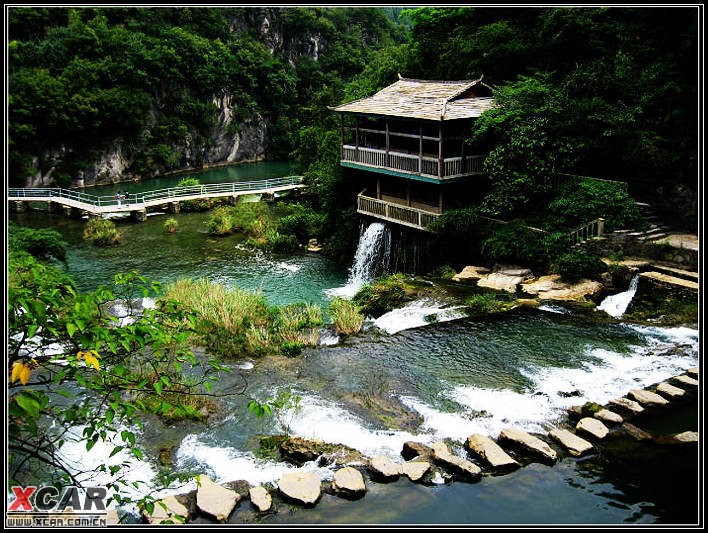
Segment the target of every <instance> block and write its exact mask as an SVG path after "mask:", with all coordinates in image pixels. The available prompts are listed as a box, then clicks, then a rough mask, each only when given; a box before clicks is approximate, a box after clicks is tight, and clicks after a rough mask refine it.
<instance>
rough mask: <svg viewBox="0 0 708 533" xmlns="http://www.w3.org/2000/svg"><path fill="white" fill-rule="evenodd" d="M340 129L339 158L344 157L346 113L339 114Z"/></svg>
mask: <svg viewBox="0 0 708 533" xmlns="http://www.w3.org/2000/svg"><path fill="white" fill-rule="evenodd" d="M339 116H340V118H341V120H340V129H339V152H340V153H339V158H340V159H344V113H340V114H339Z"/></svg>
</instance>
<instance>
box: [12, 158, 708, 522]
mask: <svg viewBox="0 0 708 533" xmlns="http://www.w3.org/2000/svg"><path fill="white" fill-rule="evenodd" d="M279 165H280V164H274V165H273V166H271V165H269V164H265V163H260V164H254V165H241V166H239V167H235V168H236V169H237V171H238V172H239V173H240V176H242V177H244V179H247V180H249V181H250V180H252V179H256V178H257V177H258V176H262V177H277V176H278V175H286V174H288V173H289V172H288V168H287V165H286V167H283V166H279ZM284 170H285V172H284ZM233 171H234V170H233V169H217V170H212V171H210V173H211V174H210V177H209V179H208V180H207V179H201V178H200V180H201V181H202V182H203V183H212V182H213V183H215V182H217V181H219V180H221V179H222V178H223V180H224V181H229V180H231V179H233V177H232V176H229V177H228V179H227V176H228V175H229V172H233ZM178 179H181V177H180V178H175V177H170V178H164V180H175V183H172V184H166V183H167V182H165V181H163V179H160V180H156V181H152V182H147V181H146V182H142V183H140V186H141V187H142V186H144V187H147V188H162V187H166V186H172V185H174V184H176V182H177V181H178ZM148 185H149V187H148ZM119 188H120V189H121V190H124V189H125V187H124V186H121V187H118V186H116V187H115V189H116V190H117V189H119ZM130 190H131V191H132V190H135V191H138V189H137V188H135V189H133V188H132V184H131V188H130ZM143 190H146V189H143ZM101 194H103V193H101ZM176 217H177V218H178V221H179V228H178V230H177V232H176V233H175V234H167V233H165V232H164V230H163V229H162V224H163V222H164V219H165V216H163V215H159V214H158V215H154V216H150V217H148V218H147V220H146V221H145V222H143V223H138V222H130V221H121V220H119V221H117V224H118V226H119V228H120V229H121V231H123V232H124V236H125V238H124V242H123V243H122V244H121V245H120V246H117V247H113V248H96V247H93V246H91V245H88V244H86V243H85V242H83V239H82V231H83V226H84V224H85V221H82V220H72V219H68V218H65V217H63V216H62V215H49V214H44V213H43V214H42V216H37V212H27V213H22V214H12V215H11V220H13V221H15V222H17V223H21V224H26V225H29V226H32V227H55V228H57V229H58V230H59V231H61V233H62V234H63V235H64V237H65V238H66V239H67V241H68V242H69V245H70V246H69V253H68V261H67V268H68V271H69V273H70V274H71V275H72V276H73V277H74V279H75V280H76V282H77V284H78V285H79V287H80V288H81V289H83V290H92V289H94V288H96V287H97V286H98V285H100V284H110V282H111V280H112V278H113V276H114V275H115V274H117V273H119V272H125V271H130V270H136V271H138V272H139V273H140V274H142V275H146V276H148V277H150V278H151V279H154V280H156V281H161V282H169V281H172V280H175V279H177V278H180V277H192V278H196V277H206V278H209V279H211V280H213V281H218V282H220V283H223V284H226V285H229V286H238V287H241V288H246V289H249V290H255V291H259V292H261V293H263V294H264V296H265V297H266V298H267V299H268V300H269V301H270V302H271V303H274V304H284V303H292V302H297V301H307V302H312V303H315V304H318V305H322V306H325V305H326V304H327V302H328V301H329V297H328V295H327V292H326V291H327V290H328V289H332V288H336V287H341V286H342V285H344V284H345V283H346V281H347V274H348V272H347V271H346V269H345V268H342V267H340V266H337V265H335V264H334V263H332V262H331V261H329V260H328V259H326V258H325V257H323V256H321V255H319V254H312V253H306V252H301V253H296V254H291V255H272V254H263V253H260V252H254V251H251V250H247V249H245V248H244V247H243V246H242V242H241V239H240V237H239V236H237V235H234V236H229V237H224V238H215V237H212V236H210V235H208V234H207V233H206V228H205V224H204V223H205V220H206V218H207V217H208V214H205V213H180V214H178V215H176ZM230 364H231V365H232V366H233V369H234V373H233V374H231V375H225V376H224V378H223V379H222V381H221V382H220V383H219V384H218V385H217V387H216V390H217V391H222V392H230V391H232V390H233V389H234V388H237V387H240V385H241V384H242V383H243V379H245V380H246V382H247V383H248V387H247V390H246V392H245V393H244V394H243V395H240V396H228V397H227V396H224V398H223V400H222V408H223V412H224V413H225V416H224V417H222V418H220V419H218V420H213V421H210V422H209V423H208V424H207V425H201V424H196V423H189V424H187V423H185V424H181V425H178V426H170V427H165V426H163V425H162V424H160V423H159V422H158V421H155V422H154V423H151V424H147V425H146V429H145V434H144V439H145V441H146V442H147V443H148V444H147V449H146V452H147V453H146V457H147V459H146V461H144V462H143V463H140V464H137V465H135V469H134V474H135V475H136V476H140V479H150V478H151V476H153V475H155V474H156V472H157V470H158V467H157V455H158V453H159V450H160V449H162V448H169V449H171V450H173V459H174V462H175V465H176V468H179V469H180V470H183V471H188V472H193V473H203V472H206V473H208V474H209V475H211V476H212V477H213V478H214V479H215V480H217V481H218V482H226V481H234V480H246V481H248V482H249V483H251V484H257V483H275V482H277V479H278V478H279V476H280V475H281V474H282V473H283V472H284V471H285V470H287V469H289V468H292V467H291V466H290V465H286V464H282V463H278V462H275V461H264V460H261V459H258V458H256V457H255V455H254V454H253V446H254V439H255V437H256V436H257V435H259V434H264V433H265V434H268V433H279V432H282V431H283V430H284V427H285V425H287V429H288V430H289V431H290V432H291V433H292V434H294V435H299V436H302V437H306V438H317V439H321V440H325V441H327V442H339V443H342V444H346V445H347V446H350V447H353V448H355V449H357V450H359V451H361V452H362V453H364V454H365V455H367V456H373V455H376V454H386V455H389V456H390V457H391V458H392V459H394V460H397V461H401V460H402V459H401V457H400V451H401V448H402V444H403V443H404V442H405V441H407V440H414V441H418V442H423V443H426V444H430V443H432V442H433V441H435V440H440V439H445V440H447V441H448V442H451V443H456V444H455V445H456V446H458V447H459V448H461V443H462V442H464V440H465V438H466V437H467V436H468V435H470V434H472V433H483V434H486V435H489V436H492V437H496V436H497V435H498V433H499V431H500V430H501V429H502V428H504V427H506V426H509V425H514V426H517V427H520V428H522V429H526V430H527V431H530V432H533V433H538V434H540V435H543V434H545V433H546V432H547V431H548V430H549V429H551V428H553V427H555V426H556V424H558V423H559V422H560V421H563V420H564V419H565V414H566V410H567V409H568V408H570V407H572V406H574V405H581V404H582V403H584V402H586V401H595V402H598V403H606V402H607V401H608V400H609V399H612V398H615V397H619V396H623V395H624V394H626V393H627V391H628V390H629V389H631V388H640V387H644V386H649V385H651V384H654V383H657V382H659V381H662V380H664V379H667V378H669V377H671V376H673V375H676V374H679V373H681V372H683V371H684V370H685V369H687V368H690V367H693V366H697V365H698V331H696V330H692V329H688V328H668V329H664V328H649V327H638V326H633V325H631V324H624V323H622V322H621V321H617V322H614V323H595V322H592V321H589V320H587V318H586V317H583V316H579V315H576V314H575V313H573V312H571V311H569V310H563V309H562V308H560V309H559V308H554V309H553V310H549V309H545V310H544V309H518V310H515V311H512V312H510V313H507V314H504V315H500V316H495V317H491V318H486V319H478V320H473V319H460V320H455V321H450V322H444V323H438V324H430V325H428V326H425V327H417V328H411V329H405V328H404V329H403V330H401V331H399V332H398V333H395V334H388V333H386V332H385V331H383V330H381V329H378V328H376V327H375V326H374V325H373V323H371V322H369V323H367V326H366V331H365V332H364V333H362V334H361V335H358V336H356V337H352V338H349V339H336V338H332V337H330V342H328V344H327V345H322V346H319V347H317V348H314V349H308V350H305V351H304V352H303V353H302V355H301V356H300V357H298V358H296V359H288V360H287V361H284V362H281V363H279V364H270V363H268V362H267V361H262V360H252V361H233V362H231V363H230ZM283 387H286V388H288V389H290V390H291V391H292V392H293V393H295V394H297V395H299V396H300V397H301V399H302V401H301V408H300V409H299V410H293V411H291V412H285V413H283V417H281V418H278V419H276V418H266V419H257V418H255V417H253V416H252V415H250V414H249V412H248V410H247V407H246V406H247V403H248V401H249V400H250V399H257V400H259V401H264V400H267V399H268V398H271V397H273V396H274V395H275V393H276V391H277V390H278V389H279V388H283ZM357 397H359V398H361V397H366V398H368V399H369V400H371V401H372V402H373V403H374V404H376V403H377V402H379V400H383V399H385V400H387V401H392V402H393V403H395V404H396V405H397V406H398V408H399V410H400V411H399V413H400V415H401V420H399V421H397V422H401V423H400V424H399V423H396V424H392V423H390V421H389V422H387V421H386V420H383V419H382V418H380V417H378V416H377V413H376V412H374V411H369V410H367V409H365V408H362V406H361V404H360V403H357V402H356V401H355V399H356V398H357ZM404 415H405V416H406V421H405V422H406V423H403V422H404V420H403V419H402V418H403V416H404ZM646 424H647V425H648V426H651V425H652V424H653V427H654V428H655V429H656V430H657V431H659V430H660V431H662V432H666V433H671V432H678V431H684V430H696V429H697V426H698V420H697V416H696V409H695V403H688V404H687V405H686V406H685V407H683V408H677V409H675V410H672V411H670V412H667V414H666V416H664V417H658V418H655V419H651V420H647V421H646ZM613 442H614V441H613ZM110 450H111V447H110V446H109V447H106V448H105V450H104V451H106V455H107V453H108V452H110ZM687 450H688V453H685V452H684V453H676V452H675V451H674V450H672V449H669V448H667V447H665V446H664V447H661V446H658V445H653V444H648V443H642V444H641V445H637V444H636V443H632V442H625V441H617V442H615V443H613V444H607V445H605V446H602V447H600V448H598V450H597V451H596V452H594V453H592V454H590V455H589V456H588V457H584V458H582V459H576V458H572V457H569V456H567V455H563V456H562V458H561V460H560V461H559V463H558V464H556V465H554V466H553V467H549V466H544V465H540V464H538V463H533V462H524V464H523V466H522V468H520V469H519V470H518V471H516V472H514V473H512V474H509V475H504V476H490V475H487V476H485V477H483V478H482V479H481V480H480V481H479V482H476V483H466V482H461V481H457V480H456V481H453V482H451V483H447V484H443V485H436V486H422V485H417V484H413V483H411V482H409V481H408V480H407V479H406V478H402V479H400V480H398V481H396V482H393V483H387V484H382V483H376V482H372V481H371V480H367V488H368V492H367V494H366V496H365V497H364V498H362V499H360V500H357V501H349V500H343V499H340V498H337V497H334V496H331V495H327V494H325V495H323V497H322V499H321V501H320V502H319V503H318V505H317V506H316V507H314V508H311V509H303V508H299V507H297V506H290V505H287V504H285V503H283V502H278V511H277V512H275V513H272V514H269V515H267V516H265V517H260V518H257V517H255V516H254V514H253V512H252V511H251V510H250V507H249V504H248V503H247V502H244V503H242V504H240V505H239V507H238V508H237V510H236V512H235V513H234V514H233V515H232V516H231V519H230V522H232V523H251V522H256V523H262V524H266V525H267V524H289V525H294V524H330V523H331V524H472V525H479V524H623V525H629V524H670V523H679V524H691V523H695V522H696V521H697V513H698V509H699V503H698V501H697V498H696V494H697V485H698V481H699V480H698V476H699V470H698V457H697V455H696V454H695V453H694V452H695V448H688V449H687ZM76 452H77V456H79V457H81V458H82V460H88V458H87V457H86V456H85V453H84V451H83V450H79V449H77V450H76ZM92 453H93V454H94V455H95V456H96V457H95V460H96V461H99V462H100V461H104V460H107V459H106V458H103V457H101V455H100V454H101V453H102V452H101V449H100V447H99V446H96V447H95V448H94V449H93V451H92ZM304 468H307V469H311V470H314V471H316V472H317V473H318V474H319V475H320V476H321V477H322V479H323V480H325V481H327V480H330V479H331V476H332V474H333V471H332V469H331V468H328V467H327V466H326V465H325V466H323V465H316V464H312V465H306V467H304Z"/></svg>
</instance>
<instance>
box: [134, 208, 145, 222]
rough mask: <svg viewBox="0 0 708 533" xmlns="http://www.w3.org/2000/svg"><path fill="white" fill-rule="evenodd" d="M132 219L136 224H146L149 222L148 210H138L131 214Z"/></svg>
mask: <svg viewBox="0 0 708 533" xmlns="http://www.w3.org/2000/svg"><path fill="white" fill-rule="evenodd" d="M130 218H132V219H133V220H135V221H136V222H145V221H146V220H147V209H138V210H135V211H131V212H130Z"/></svg>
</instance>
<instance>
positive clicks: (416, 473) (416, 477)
mask: <svg viewBox="0 0 708 533" xmlns="http://www.w3.org/2000/svg"><path fill="white" fill-rule="evenodd" d="M431 467H432V465H431V464H430V463H429V462H428V461H407V462H405V463H403V464H402V465H401V474H403V475H404V476H407V477H408V479H410V480H411V481H420V480H421V479H423V476H425V474H427V473H428V471H429V470H430V468H431Z"/></svg>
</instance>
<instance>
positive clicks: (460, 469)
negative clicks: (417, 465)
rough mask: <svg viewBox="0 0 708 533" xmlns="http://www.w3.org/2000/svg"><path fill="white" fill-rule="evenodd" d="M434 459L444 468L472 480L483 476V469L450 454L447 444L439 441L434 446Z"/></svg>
mask: <svg viewBox="0 0 708 533" xmlns="http://www.w3.org/2000/svg"><path fill="white" fill-rule="evenodd" d="M433 458H434V459H435V460H436V461H437V462H438V463H440V464H442V465H443V466H444V467H447V468H450V469H451V470H453V471H455V472H457V473H459V474H462V475H464V476H466V477H468V478H471V479H478V478H479V477H481V476H482V469H481V468H480V467H478V466H477V465H476V464H474V463H473V462H472V461H468V460H467V459H463V458H462V457H458V456H457V455H454V454H453V453H451V452H450V450H449V448H448V447H447V444H445V443H444V442H443V441H438V442H436V443H434V444H433Z"/></svg>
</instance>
